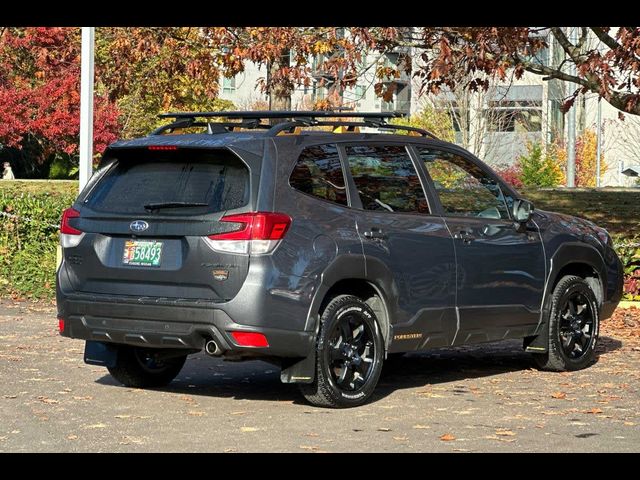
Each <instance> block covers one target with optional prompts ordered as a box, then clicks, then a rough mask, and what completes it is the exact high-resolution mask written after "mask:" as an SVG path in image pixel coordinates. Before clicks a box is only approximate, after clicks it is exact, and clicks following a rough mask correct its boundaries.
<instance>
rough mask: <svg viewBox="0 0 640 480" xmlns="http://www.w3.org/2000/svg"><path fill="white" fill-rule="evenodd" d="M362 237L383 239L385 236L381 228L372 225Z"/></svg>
mask: <svg viewBox="0 0 640 480" xmlns="http://www.w3.org/2000/svg"><path fill="white" fill-rule="evenodd" d="M364 237H365V238H368V239H369V240H376V239H378V240H384V239H385V238H387V236H386V235H385V234H384V232H383V231H382V229H381V228H377V227H373V228H372V229H371V230H369V231H366V232H364Z"/></svg>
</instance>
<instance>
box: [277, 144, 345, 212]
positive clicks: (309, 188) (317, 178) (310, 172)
mask: <svg viewBox="0 0 640 480" xmlns="http://www.w3.org/2000/svg"><path fill="white" fill-rule="evenodd" d="M289 184H290V185H291V186H292V187H293V188H295V189H296V190H300V191H301V192H304V193H308V194H309V195H313V196H314V197H318V198H322V199H323V200H329V201H330V202H335V203H339V204H341V205H347V189H346V188H345V184H344V175H343V174H342V166H341V165H340V158H339V157H338V149H337V148H336V146H335V145H333V144H332V145H315V146H313V147H307V148H305V149H304V150H303V151H302V153H301V154H300V157H299V158H298V163H296V166H295V168H294V169H293V172H291V178H290V179H289Z"/></svg>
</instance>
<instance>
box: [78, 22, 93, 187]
mask: <svg viewBox="0 0 640 480" xmlns="http://www.w3.org/2000/svg"><path fill="white" fill-rule="evenodd" d="M94 39H95V27H82V53H81V56H82V64H81V70H80V165H79V172H80V190H81V191H82V189H83V188H84V186H85V185H86V184H87V182H88V181H89V178H91V174H92V173H93V49H94Z"/></svg>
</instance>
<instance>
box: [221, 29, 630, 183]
mask: <svg viewBox="0 0 640 480" xmlns="http://www.w3.org/2000/svg"><path fill="white" fill-rule="evenodd" d="M551 38H552V37H550V39H551ZM592 41H593V42H596V43H597V39H593V40H592ZM548 44H549V47H548V48H546V49H544V50H543V51H541V52H538V54H536V56H535V58H534V60H535V61H537V62H540V63H541V64H544V65H558V64H560V62H562V61H563V60H564V52H563V50H562V48H561V47H560V46H559V45H558V44H556V43H555V42H554V41H548ZM600 47H601V48H605V47H604V46H598V48H600ZM403 53H409V54H410V56H411V58H412V62H413V65H412V68H413V69H414V70H415V69H417V68H419V67H420V65H419V57H420V56H419V55H418V54H417V52H411V51H406V52H403ZM400 59H401V55H400V52H398V53H390V54H385V55H380V54H376V55H373V54H372V55H370V56H369V57H368V58H367V59H366V62H364V63H366V64H367V65H372V64H382V65H387V66H395V65H397V63H398V62H399V61H401V60H400ZM321 62H322V58H314V59H313V60H312V68H313V70H314V71H318V67H319V65H320V63H321ZM364 63H363V64H364ZM374 70H375V69H374V68H369V69H364V71H363V73H362V75H361V76H360V77H359V79H358V82H357V84H356V85H355V86H354V87H351V88H346V89H344V90H342V91H341V92H340V97H341V98H340V103H341V104H342V105H344V106H348V107H352V108H353V109H354V110H358V111H379V112H388V111H397V112H402V113H404V114H407V115H408V114H415V113H417V112H419V111H420V110H422V109H424V108H439V109H445V110H447V111H448V112H449V113H450V115H451V117H452V120H453V122H452V123H453V126H454V129H455V133H456V143H458V144H460V145H461V146H463V147H464V148H467V149H468V150H470V151H471V152H473V153H474V154H475V155H477V156H478V157H479V158H481V159H483V160H484V161H486V162H487V163H489V164H490V165H492V166H495V167H505V166H509V165H512V164H513V163H515V162H516V161H517V158H518V157H519V156H520V155H522V154H523V153H524V152H526V145H527V143H528V142H539V143H541V144H542V145H548V144H551V143H552V142H554V141H557V140H558V141H563V140H564V139H566V137H567V126H566V123H567V122H566V115H565V114H563V113H562V111H561V107H562V104H563V101H564V99H565V98H566V97H567V96H568V95H569V94H571V93H572V92H573V88H575V87H574V86H573V85H565V84H564V83H563V82H562V81H559V80H556V79H551V80H547V79H544V78H543V77H541V76H538V75H533V74H530V73H525V74H524V75H523V76H522V78H520V79H515V78H510V79H509V81H508V82H502V83H496V84H494V85H491V86H490V88H489V89H488V90H487V91H486V92H468V91H464V90H462V89H461V90H460V91H449V92H442V93H440V94H439V95H427V94H424V93H421V91H420V85H419V84H418V80H417V79H416V77H413V78H412V77H411V75H408V74H402V75H401V76H400V77H399V78H397V79H394V80H393V82H394V83H395V84H396V85H395V92H394V94H393V99H392V100H391V101H389V102H386V101H384V100H383V99H382V98H380V97H378V96H377V95H376V94H375V92H374V84H375V83H376V81H377V80H376V78H375V72H374ZM266 74H267V72H266V68H265V67H264V66H263V67H260V66H258V65H255V64H248V65H247V66H246V69H245V71H244V72H242V73H240V74H238V75H237V76H236V77H235V78H231V79H227V78H224V77H223V78H222V79H221V86H222V88H221V93H220V97H221V98H223V99H226V100H230V101H232V102H233V103H234V104H235V106H236V108H238V109H242V110H251V109H267V108H269V106H270V105H269V98H268V96H267V95H265V94H263V93H261V92H260V91H259V88H258V87H257V85H258V80H259V79H260V78H265V77H266ZM327 80H328V81H327ZM330 84H331V82H330V79H327V78H326V77H325V78H324V79H323V77H322V76H321V75H320V74H318V75H316V76H314V78H313V80H312V82H311V85H309V86H308V87H299V88H296V89H295V90H294V92H293V93H292V96H291V107H292V109H293V110H309V109H311V108H312V107H313V105H314V104H316V103H317V102H319V101H322V100H325V99H326V98H327V97H328V96H329V95H330V89H329V88H328V87H327V85H330ZM598 104H600V115H598V108H599V107H598ZM573 108H575V109H576V120H577V121H576V137H578V136H579V135H580V134H581V132H584V131H585V130H586V129H591V130H593V131H594V132H597V130H598V121H600V124H599V125H600V129H601V146H602V149H601V151H602V154H603V155H602V159H603V161H604V163H605V164H606V171H605V172H604V174H603V175H602V177H601V182H600V185H601V186H630V185H635V184H636V180H637V179H636V178H632V177H629V176H627V175H624V174H623V173H622V172H623V171H625V170H627V171H629V169H630V168H631V169H632V170H633V169H634V168H635V169H637V170H638V171H640V118H639V119H636V117H635V116H633V115H625V116H624V120H623V119H622V118H621V117H620V115H619V111H618V110H617V109H615V108H614V107H612V106H611V105H610V104H608V103H607V102H606V101H605V100H598V96H597V95H595V94H587V95H581V96H580V97H578V99H577V101H576V102H575V104H574V107H573Z"/></svg>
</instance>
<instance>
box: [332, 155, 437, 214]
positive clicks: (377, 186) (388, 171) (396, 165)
mask: <svg viewBox="0 0 640 480" xmlns="http://www.w3.org/2000/svg"><path fill="white" fill-rule="evenodd" d="M345 152H346V154H347V160H348V162H349V169H350V170H351V176H352V177H353V181H354V183H355V184H356V188H357V189H358V194H359V195H360V200H361V201H362V206H363V208H364V209H365V210H377V211H382V212H385V211H386V212H404V213H429V205H428V203H427V199H426V197H425V195H424V191H423V190H422V184H421V183H420V178H419V177H418V174H417V172H416V169H415V167H414V166H413V162H411V157H409V153H408V152H407V149H406V148H405V147H403V146H400V145H353V146H347V147H345Z"/></svg>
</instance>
